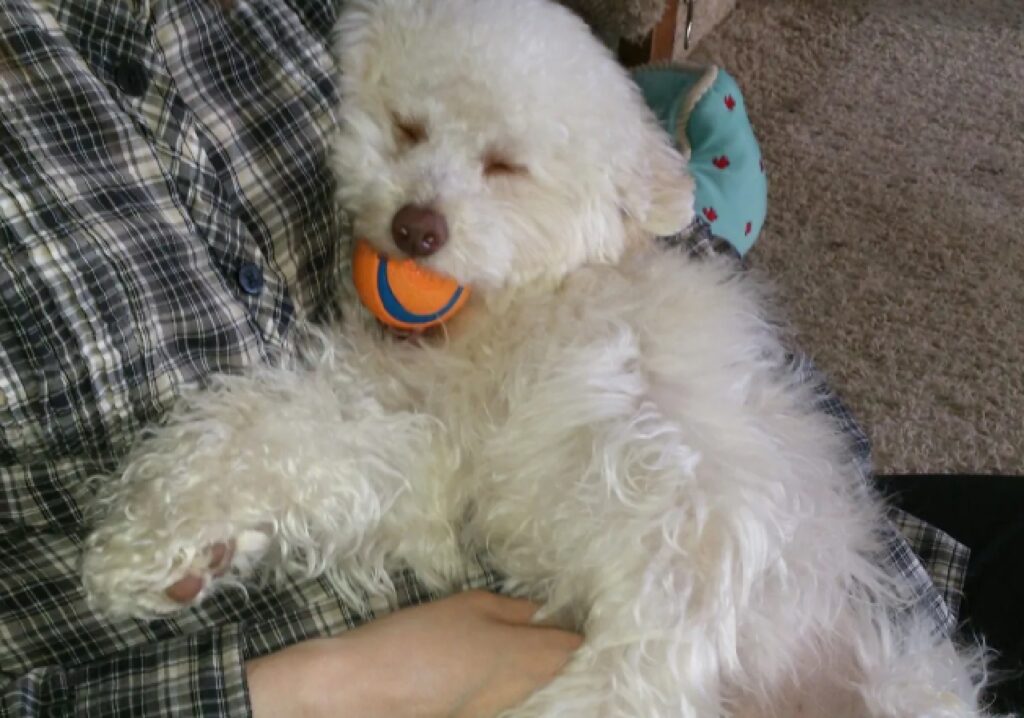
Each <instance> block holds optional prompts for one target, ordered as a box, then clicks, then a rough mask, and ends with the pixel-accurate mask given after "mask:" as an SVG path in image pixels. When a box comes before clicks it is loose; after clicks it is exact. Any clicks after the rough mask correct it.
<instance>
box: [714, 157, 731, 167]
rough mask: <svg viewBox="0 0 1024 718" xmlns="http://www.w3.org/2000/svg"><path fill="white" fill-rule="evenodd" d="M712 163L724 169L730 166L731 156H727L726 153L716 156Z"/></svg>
mask: <svg viewBox="0 0 1024 718" xmlns="http://www.w3.org/2000/svg"><path fill="white" fill-rule="evenodd" d="M711 164H713V165H714V166H715V167H717V168H718V169H720V170H724V169H725V168H726V167H728V166H729V158H728V157H726V156H725V155H722V156H721V157H715V158H714V159H713V160H711Z"/></svg>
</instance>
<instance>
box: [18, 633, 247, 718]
mask: <svg viewBox="0 0 1024 718" xmlns="http://www.w3.org/2000/svg"><path fill="white" fill-rule="evenodd" d="M4 681H5V685H4V686H3V689H2V703H0V707H2V711H0V714H2V715H3V716H4V717H5V718H6V717H8V716H9V717H10V718H36V717H37V716H38V717H42V716H89V717H90V718H94V717H97V718H98V717H102V716H153V717H156V716H182V717H183V718H184V717H185V716H195V717H196V718H206V717H207V716H209V717H210V718H213V717H214V716H216V717H217V718H244V717H246V716H249V715H250V714H251V709H250V705H249V694H248V688H247V685H246V682H245V667H244V661H243V653H242V641H241V637H240V629H239V626H238V625H225V626H218V627H215V628H211V629H208V630H205V631H201V632H198V633H195V634H191V635H188V636H179V637H176V638H172V639H169V640H165V641H159V642H156V643H150V644H145V645H141V646H135V647H132V648H129V649H126V650H123V651H120V652H117V653H114V654H112V655H109V656H105V657H103V658H101V659H98V660H95V661H91V662H89V663H85V664H82V665H80V666H74V667H70V668H65V667H61V666H47V667H41V668H35V669H33V670H31V671H29V672H28V673H26V674H25V675H22V676H17V677H11V676H5V677H4Z"/></svg>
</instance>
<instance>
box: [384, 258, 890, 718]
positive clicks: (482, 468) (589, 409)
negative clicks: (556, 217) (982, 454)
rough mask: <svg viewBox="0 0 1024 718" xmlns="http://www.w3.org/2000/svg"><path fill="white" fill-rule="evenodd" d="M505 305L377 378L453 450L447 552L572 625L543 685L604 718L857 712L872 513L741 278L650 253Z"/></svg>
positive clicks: (875, 582)
mask: <svg viewBox="0 0 1024 718" xmlns="http://www.w3.org/2000/svg"><path fill="white" fill-rule="evenodd" d="M510 306H512V307H514V308H513V309H510V310H508V311H507V312H506V313H504V314H496V315H489V316H488V318H487V320H486V321H487V322H488V323H487V324H484V320H483V319H482V317H480V316H479V315H478V316H477V317H476V318H472V317H470V318H468V319H467V320H466V321H465V322H464V323H463V324H462V325H461V326H459V327H457V329H458V331H457V332H453V338H452V339H451V340H450V342H449V343H448V344H447V345H446V346H445V349H444V351H443V352H441V351H436V350H427V351H425V352H424V353H423V354H422V355H421V356H420V357H419V360H418V362H416V363H415V371H414V372H412V371H406V372H403V370H402V369H400V368H397V367H394V366H392V367H389V368H388V369H387V371H388V372H389V373H390V371H391V370H392V369H394V370H395V371H397V373H398V374H400V375H402V374H404V375H405V377H406V380H409V381H413V380H415V381H416V382H417V383H416V386H410V389H409V396H416V397H417V400H419V401H422V402H423V406H425V407H426V408H427V410H428V411H429V413H431V414H433V415H435V416H437V417H438V418H439V419H440V420H441V422H442V423H443V424H444V425H446V426H447V427H449V430H450V432H451V436H452V437H453V439H455V440H457V442H458V444H459V448H460V451H461V452H462V455H463V460H462V463H461V468H460V471H459V472H458V473H457V475H456V476H455V477H454V479H453V480H452V483H451V484H450V486H449V487H448V488H447V489H446V491H447V492H448V495H449V496H450V497H451V500H452V501H453V502H454V503H457V504H458V505H459V506H460V510H459V511H457V512H454V511H453V512H452V515H458V516H460V517H463V519H464V522H463V524H462V526H461V527H460V535H461V538H462V541H463V545H464V547H465V548H466V550H467V551H471V552H472V551H486V552H487V554H488V559H489V562H490V563H491V564H492V565H493V566H494V567H495V568H497V569H498V570H499V571H500V572H501V573H502V574H504V575H505V576H507V577H508V582H507V584H506V585H507V586H508V587H509V588H510V589H511V590H513V591H515V592H517V593H520V594H522V595H528V596H531V597H533V598H535V599H538V600H540V601H542V602H543V603H544V604H545V612H544V613H545V615H546V616H550V617H552V618H553V619H554V620H556V621H558V622H560V623H563V624H573V625H575V626H577V627H580V628H582V629H584V630H585V632H586V635H587V638H588V640H587V644H586V647H585V650H583V651H582V652H581V654H580V657H579V658H578V659H577V661H576V663H575V664H574V665H575V666H576V668H575V669H574V670H575V671H578V673H576V672H574V670H570V671H569V673H568V674H567V677H566V679H565V681H561V682H560V685H561V686H562V688H561V690H572V688H569V687H568V686H572V685H573V681H574V680H578V681H580V690H586V691H587V692H588V693H591V694H593V696H599V697H600V700H601V701H603V702H606V703H607V705H609V706H610V705H616V706H618V708H616V709H614V710H609V713H608V714H609V715H620V714H621V715H640V714H644V715H651V716H653V715H666V716H670V715H688V712H687V711H688V710H689V708H686V707H685V706H683V705H682V704H680V703H679V702H678V701H679V700H682V699H680V695H684V696H685V700H686V701H688V702H689V705H690V706H691V708H692V707H693V706H695V705H696V706H700V705H702V706H703V709H704V710H705V711H706V712H699V713H698V715H720V714H722V713H721V711H722V710H723V709H722V705H721V703H720V702H721V701H723V700H725V699H726V698H728V697H731V699H732V700H734V701H736V702H737V704H738V705H743V704H745V705H747V706H748V707H747V708H746V709H745V710H746V711H747V714H748V715H762V714H765V712H766V711H769V710H775V709H779V708H780V707H781V706H787V707H786V708H785V709H784V710H789V711H791V710H797V708H796V706H799V713H796V714H794V715H798V714H802V715H809V716H810V715H821V716H824V715H839V714H841V713H842V711H844V710H847V709H849V710H850V711H852V712H851V713H850V715H858V711H860V714H861V715H867V714H869V713H865V712H864V711H865V710H866V709H865V708H864V706H863V703H862V702H861V701H860V700H859V698H858V697H857V694H856V691H851V690H849V689H842V690H841V689H840V688H839V685H840V684H842V683H843V681H846V683H847V685H849V684H850V683H849V682H850V681H853V683H854V684H855V683H856V680H857V679H856V676H855V675H854V674H855V673H856V671H855V670H854V667H853V665H852V663H851V662H850V661H851V660H852V659H850V658H849V655H848V654H849V650H850V647H851V645H852V644H853V643H854V642H855V634H856V633H857V632H858V631H863V630H865V626H870V625H871V620H872V619H871V616H870V612H865V613H863V615H861V614H860V613H858V612H857V611H856V610H853V609H852V608H851V606H854V605H855V604H856V601H857V598H855V596H858V595H859V597H860V598H861V599H862V598H864V596H866V595H867V594H866V593H861V594H858V593H857V592H858V591H861V590H863V591H867V592H868V593H870V592H871V591H876V592H882V591H883V590H887V589H888V588H889V587H888V584H886V583H885V581H886V579H884V577H882V576H881V574H880V573H879V571H878V569H877V568H876V566H875V565H874V558H875V555H874V552H875V551H876V550H877V549H878V544H877V541H878V538H877V533H876V528H877V526H878V521H879V520H880V510H879V507H878V506H877V505H876V503H875V502H874V500H873V499H872V498H871V497H870V495H869V494H868V492H867V491H866V487H865V486H864V484H863V482H862V480H861V479H860V478H859V476H858V475H857V473H856V471H855V470H854V468H853V465H852V463H851V459H850V457H849V456H848V453H847V451H846V449H845V447H844V446H843V445H842V443H841V441H840V440H839V439H838V438H837V434H838V432H837V431H836V429H835V428H834V426H833V425H832V424H831V423H830V422H829V420H828V419H826V418H825V417H824V416H823V415H821V414H820V413H819V412H818V411H817V410H816V409H815V408H814V397H813V394H812V393H811V390H810V388H809V387H808V386H806V385H805V384H806V382H805V381H804V378H803V377H800V376H799V375H798V373H796V372H795V371H794V370H792V369H790V368H787V365H786V360H785V355H784V351H783V348H782V347H781V346H780V345H779V344H778V343H777V341H776V338H775V334H774V332H773V331H772V330H771V328H770V327H769V326H768V325H767V324H766V323H765V322H764V321H763V320H762V319H761V315H760V311H759V309H758V303H757V297H756V296H755V294H754V292H753V289H752V288H751V287H750V286H749V285H748V283H747V282H746V281H742V280H738V279H736V278H735V277H734V276H733V275H732V274H731V272H730V270H728V269H726V268H724V267H722V266H719V265H715V264H712V265H706V266H701V265H694V264H691V263H690V262H688V261H686V260H684V259H682V258H678V257H673V256H667V255H663V254H652V255H650V256H646V257H644V256H641V257H637V258H634V259H633V260H631V261H629V262H627V263H625V264H624V265H623V266H622V267H600V268H594V269H592V270H590V269H585V270H581V271H580V272H578V273H577V274H576V275H574V276H573V277H571V278H570V279H568V280H567V281H566V283H565V284H564V285H563V286H562V287H561V288H560V289H559V291H558V292H557V293H556V294H555V296H554V297H552V296H551V295H550V294H547V295H545V294H540V293H539V294H538V295H537V298H536V301H533V300H532V298H531V297H530V296H529V295H527V296H526V297H524V298H521V300H520V301H517V302H514V303H512V304H511V305H510ZM416 351H417V349H416V348H415V347H403V348H402V349H401V350H399V352H398V355H400V356H402V357H403V358H402V359H401V360H400V362H399V363H400V364H401V365H402V366H403V367H409V366H410V361H409V356H410V353H411V352H416ZM425 384H426V385H425ZM858 587H859V588H858ZM841 625H842V626H845V628H841ZM844 630H845V631H847V632H848V633H850V634H853V635H843V631H844ZM830 632H831V633H832V634H833V636H832V639H828V640H826V639H824V638H823V637H824V636H827V635H829V633H830ZM833 639H834V644H830V643H829V641H830V640H833ZM829 656H831V658H830V659H829V660H833V661H837V662H838V663H841V664H843V666H844V669H843V670H838V669H837V671H836V672H827V671H823V670H821V666H822V660H823V659H824V658H827V657H829ZM891 658H892V657H891V656H890V659H891ZM880 660H881V659H880ZM698 668H699V670H698ZM812 669H813V670H812ZM623 670H625V673H623V672H622V671H623ZM858 670H859V669H858ZM794 671H795V672H797V673H798V674H801V675H802V676H803V678H804V679H805V680H807V681H812V677H813V682H814V683H815V685H804V684H799V685H796V686H794V685H793V684H791V683H787V680H786V677H787V675H792V673H793V672H794ZM595 673H597V674H601V675H604V676H605V678H607V679H608V680H610V681H612V683H614V684H615V688H614V690H613V689H612V687H611V684H600V685H598V684H595V683H594V675H595ZM838 674H842V675H838ZM573 676H577V678H576V679H574V678H573ZM837 678H838V679H839V680H838V682H833V681H834V680H835V679H837ZM641 679H642V680H641ZM634 689H635V692H634ZM658 691H661V695H663V696H665V699H664V700H665V702H659V700H660V699H659V700H655V699H653V698H652V695H654V694H657V693H658ZM652 692H653V693H652ZM537 700H538V701H542V699H540V698H538V699H537ZM595 700H597V698H595ZM702 700H703V701H706V702H705V703H703V704H701V701H702ZM556 703H557V701H556ZM637 711H639V712H637ZM536 714H537V715H541V714H544V710H543V709H538V711H537V713H536ZM524 715H533V713H529V712H527V713H525V714H524ZM594 715H597V713H594Z"/></svg>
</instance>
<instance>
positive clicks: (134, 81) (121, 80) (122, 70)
mask: <svg viewBox="0 0 1024 718" xmlns="http://www.w3.org/2000/svg"><path fill="white" fill-rule="evenodd" d="M114 82H116V83H117V86H118V87H120V88H121V91H122V92H124V94H126V95H130V96H131V97H140V96H141V95H142V94H143V93H144V92H145V91H146V88H147V87H149V73H148V72H146V68H145V66H144V65H143V64H142V63H141V62H137V61H136V60H129V59H124V60H121V64H119V65H118V66H117V67H116V68H114Z"/></svg>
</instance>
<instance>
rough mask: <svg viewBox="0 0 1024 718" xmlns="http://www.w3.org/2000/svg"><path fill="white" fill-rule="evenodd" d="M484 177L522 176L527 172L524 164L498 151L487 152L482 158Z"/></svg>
mask: <svg viewBox="0 0 1024 718" xmlns="http://www.w3.org/2000/svg"><path fill="white" fill-rule="evenodd" d="M483 165H484V176H485V177H522V176H526V175H528V174H529V170H528V169H527V168H526V166H525V165H521V164H519V163H517V162H513V161H512V160H510V159H509V158H508V157H506V156H505V155H503V154H501V153H499V152H488V153H487V154H486V155H484V158H483Z"/></svg>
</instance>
